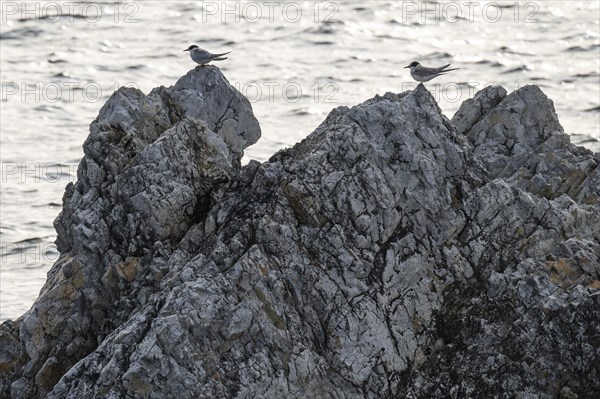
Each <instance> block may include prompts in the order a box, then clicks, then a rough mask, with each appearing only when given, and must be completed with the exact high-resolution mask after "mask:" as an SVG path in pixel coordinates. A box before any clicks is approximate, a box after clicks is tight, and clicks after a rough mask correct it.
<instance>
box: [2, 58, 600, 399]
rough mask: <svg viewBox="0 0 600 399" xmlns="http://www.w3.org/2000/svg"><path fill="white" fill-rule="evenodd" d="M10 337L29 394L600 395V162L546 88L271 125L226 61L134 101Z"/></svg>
mask: <svg viewBox="0 0 600 399" xmlns="http://www.w3.org/2000/svg"><path fill="white" fill-rule="evenodd" d="M90 130H91V132H90V136H89V137H88V139H87V140H86V142H85V144H84V151H85V157H84V158H83V159H82V161H81V164H80V167H79V171H78V181H77V183H76V184H75V185H69V186H67V189H66V192H65V196H64V199H63V210H62V212H61V214H60V215H59V217H58V218H57V220H56V222H55V226H56V230H57V232H58V239H57V243H58V247H59V250H60V252H61V256H60V258H59V259H58V261H57V262H56V264H55V265H54V266H53V268H52V270H51V271H50V272H49V274H48V281H47V283H46V285H45V286H44V288H43V289H42V292H41V293H40V296H39V298H38V299H37V301H36V302H35V304H34V305H33V306H32V308H31V310H29V311H28V312H27V313H26V314H25V315H23V316H22V317H21V318H19V319H18V320H16V321H14V322H13V321H9V322H5V323H4V324H3V325H2V327H1V332H0V343H1V347H0V370H1V371H2V379H1V381H0V384H1V385H0V395H4V396H6V397H12V398H41V397H47V398H93V397H96V398H99V397H102V398H282V397H288V398H348V399H350V398H396V397H406V398H425V397H449V398H484V397H496V398H513V397H517V398H539V399H542V398H565V399H566V398H580V399H582V398H589V397H592V396H593V395H595V394H596V393H597V392H598V391H600V382H599V381H600V375H599V364H600V356H599V349H598V342H599V341H598V337H599V336H600V306H599V305H600V296H599V295H598V292H600V275H599V274H600V266H599V258H600V244H599V242H600V205H599V201H598V199H599V197H600V167H599V164H600V156H599V155H598V154H596V155H594V154H592V153H591V152H590V151H588V150H586V149H583V148H579V147H575V146H573V145H572V144H570V141H569V137H568V135H566V134H565V133H564V132H563V129H562V127H561V126H560V124H559V122H558V119H557V116H556V113H555V111H554V107H553V104H552V102H551V100H549V99H548V98H547V97H546V96H545V95H544V94H543V93H542V92H541V90H540V89H539V88H537V87H535V86H526V87H524V88H522V89H519V90H517V91H515V92H513V93H511V94H509V95H507V93H506V91H505V90H504V89H503V88H501V87H488V88H486V89H484V90H482V91H480V92H479V93H477V95H476V96H475V97H474V98H473V99H470V100H467V101H465V103H463V105H462V106H461V108H460V110H459V111H458V112H457V113H456V115H455V116H454V118H453V119H452V120H448V119H447V118H446V117H445V116H444V115H443V114H442V113H441V110H440V109H439V107H438V106H437V104H436V103H435V101H434V99H433V97H432V96H431V94H430V93H429V92H428V91H427V90H426V89H425V87H424V86H422V85H419V86H418V87H417V89H415V90H413V91H410V92H405V93H402V94H392V93H387V94H385V95H384V96H375V97H374V98H372V99H370V100H367V101H365V102H364V103H362V104H359V105H357V106H355V107H352V108H347V107H338V108H336V109H334V110H333V111H332V112H331V113H330V114H329V116H328V117H327V119H326V120H325V121H324V122H323V123H322V124H321V125H320V126H319V127H318V128H317V129H316V130H315V131H314V132H313V133H311V134H310V135H309V136H308V137H307V138H306V139H304V140H303V141H302V142H300V143H298V144H296V145H295V146H294V147H293V148H290V149H286V150H283V151H280V152H278V153H277V154H275V155H274V156H273V157H272V158H271V159H270V160H269V161H267V162H265V163H262V164H260V163H258V162H255V161H252V162H250V163H249V164H248V165H246V166H244V167H241V166H240V158H241V155H242V151H243V149H244V148H245V147H247V146H248V145H251V144H253V143H254V142H256V141H257V140H258V138H259V136H260V128H259V126H258V122H257V121H256V119H255V118H254V116H253V114H252V111H251V108H250V105H249V103H248V101H247V100H246V99H245V98H243V97H242V96H241V95H240V94H239V93H238V92H237V91H235V89H233V88H232V87H231V86H230V85H229V84H228V82H227V81H226V79H225V78H224V77H223V76H222V75H221V73H220V72H219V71H218V69H216V68H214V67H208V68H196V69H195V70H193V71H190V72H189V73H188V74H187V75H186V76H184V77H182V78H181V79H180V80H179V81H178V82H177V84H176V85H175V86H173V87H171V88H164V87H161V88H158V89H155V90H153V91H152V92H151V93H150V94H149V95H148V96H144V95H143V94H142V93H141V92H139V91H137V90H133V89H120V90H119V91H117V92H116V93H115V94H114V95H113V96H112V97H111V98H110V99H109V101H108V102H107V104H106V105H105V106H104V107H103V108H102V110H101V111H100V115H99V116H98V118H97V119H96V120H95V121H94V122H93V123H92V125H91V129H90Z"/></svg>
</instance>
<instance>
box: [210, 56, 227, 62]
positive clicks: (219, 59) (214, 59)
mask: <svg viewBox="0 0 600 399" xmlns="http://www.w3.org/2000/svg"><path fill="white" fill-rule="evenodd" d="M226 59H227V57H219V58H212V59H211V61H223V60H226Z"/></svg>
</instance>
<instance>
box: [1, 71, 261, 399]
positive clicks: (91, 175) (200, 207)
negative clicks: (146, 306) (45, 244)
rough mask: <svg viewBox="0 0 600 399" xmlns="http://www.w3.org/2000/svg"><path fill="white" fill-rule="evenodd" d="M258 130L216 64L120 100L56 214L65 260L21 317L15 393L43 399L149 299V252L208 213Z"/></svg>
mask: <svg viewBox="0 0 600 399" xmlns="http://www.w3.org/2000/svg"><path fill="white" fill-rule="evenodd" d="M207 115H210V116H211V117H210V118H208V117H206V116H207ZM215 115H218V117H215ZM236 135H237V136H236ZM259 137H260V127H259V125H258V121H257V120H256V118H255V117H254V115H253V113H252V109H251V106H250V103H249V101H248V100H247V99H246V98H245V97H243V96H242V95H241V94H240V93H239V92H238V91H237V90H236V89H235V88H234V87H233V86H231V85H230V84H229V83H228V82H227V80H226V79H225V77H224V76H223V75H222V74H221V72H220V71H219V70H218V69H217V68H216V67H206V68H196V69H193V70H191V71H190V72H188V74H187V75H185V76H184V77H182V78H181V79H180V80H179V81H178V82H177V83H176V84H175V86H173V87H170V88H164V87H160V88H157V89H154V90H153V91H152V92H151V93H150V94H149V95H148V96H145V95H144V94H143V93H142V92H141V91H139V90H136V89H132V88H122V89H120V90H118V91H117V92H115V93H114V94H113V95H112V96H111V98H110V99H109V100H108V101H107V103H106V104H105V105H104V106H103V107H102V109H101V110H100V114H99V115H98V117H97V118H96V119H95V120H94V122H92V124H91V126H90V135H89V136H88V138H87V140H86V141H85V143H84V152H85V156H84V158H83V159H82V161H81V163H80V166H79V169H78V172H77V174H78V181H77V183H76V184H75V185H72V184H69V186H67V189H66V192H65V196H64V198H63V210H62V212H61V214H60V215H59V217H58V218H57V219H56V221H55V227H56V230H57V233H58V238H57V246H58V249H59V251H60V252H61V254H62V255H61V257H60V259H59V260H58V261H57V262H56V264H55V265H54V266H53V268H52V270H51V271H50V272H49V276H48V281H47V283H46V285H45V286H44V287H43V288H42V292H41V293H40V297H39V298H38V300H37V301H36V303H35V304H34V306H33V307H32V309H31V310H30V311H29V312H27V313H26V314H25V315H24V316H23V317H22V319H21V323H20V328H19V338H20V341H21V342H22V348H23V349H22V353H19V354H18V356H16V354H15V353H13V352H10V355H9V357H10V359H12V360H11V361H12V367H11V368H12V369H13V370H17V369H20V370H19V371H18V372H15V373H14V375H13V376H12V377H11V378H12V379H14V378H15V377H19V378H18V380H17V381H16V382H15V383H13V384H12V395H13V397H23V398H25V397H43V396H44V395H45V394H46V393H47V392H49V391H50V390H52V387H53V386H54V384H55V383H56V382H57V381H58V380H59V379H60V378H61V376H62V375H63V374H64V373H65V372H66V371H68V370H69V369H70V368H71V367H72V366H73V365H74V364H75V363H76V362H77V361H79V360H80V359H81V358H82V357H84V356H86V355H87V354H88V353H90V352H91V351H92V350H93V349H94V348H96V346H97V345H98V343H99V342H100V341H101V340H102V339H103V338H104V337H105V336H106V335H107V334H108V333H109V332H110V331H112V330H113V329H114V328H115V327H117V326H118V325H120V323H121V322H123V321H124V320H125V319H126V318H128V317H129V313H130V312H131V311H132V310H133V309H134V308H136V307H139V306H140V304H139V303H134V302H137V298H136V299H134V298H133V297H132V298H129V297H128V294H130V291H131V285H132V283H133V282H134V281H135V280H136V276H137V275H138V274H139V272H140V270H143V269H144V267H145V265H146V264H147V262H146V260H145V259H146V258H148V259H150V258H151V257H152V256H153V253H155V252H157V251H158V252H160V251H161V250H162V247H166V248H170V247H171V245H172V244H174V243H177V242H179V240H180V239H181V238H182V237H183V236H184V235H185V233H186V232H187V230H188V229H189V228H190V227H191V226H192V225H194V224H195V223H197V222H198V221H199V220H201V219H202V218H203V214H204V213H206V212H207V210H208V208H209V207H210V206H211V203H212V201H214V196H215V195H216V192H217V191H218V189H219V187H221V186H223V185H224V184H225V183H227V182H228V181H229V180H230V179H233V178H235V177H236V176H237V175H238V174H239V170H240V159H241V157H242V155H243V149H244V148H245V147H247V146H249V145H251V144H253V143H255V142H256V141H257V140H258V138H259ZM155 272H156V273H157V274H158V275H160V271H155ZM145 284H146V285H156V284H157V283H154V278H152V279H151V280H150V281H149V282H146V283H145ZM13 335H14V334H13ZM11 336H12V335H11ZM10 342H11V345H10V346H9V348H11V351H13V349H12V348H13V346H14V345H12V341H10ZM7 391H8V388H7V387H4V389H3V392H7Z"/></svg>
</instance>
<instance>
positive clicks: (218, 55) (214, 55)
mask: <svg viewBox="0 0 600 399" xmlns="http://www.w3.org/2000/svg"><path fill="white" fill-rule="evenodd" d="M229 53H231V51H228V52H226V53H221V54H213V55H212V56H213V57H221V56H223V55H227V54H229ZM215 59H216V58H213V60H215Z"/></svg>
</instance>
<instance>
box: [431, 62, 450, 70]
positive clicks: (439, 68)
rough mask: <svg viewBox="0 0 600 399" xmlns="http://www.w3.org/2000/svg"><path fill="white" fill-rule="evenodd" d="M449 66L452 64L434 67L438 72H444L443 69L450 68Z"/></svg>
mask: <svg viewBox="0 0 600 399" xmlns="http://www.w3.org/2000/svg"><path fill="white" fill-rule="evenodd" d="M449 66H450V64H446V65H444V66H441V67H438V68H433V69H435V70H436V71H437V72H442V71H444V69H446V68H448V67H449ZM444 72H445V71H444Z"/></svg>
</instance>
